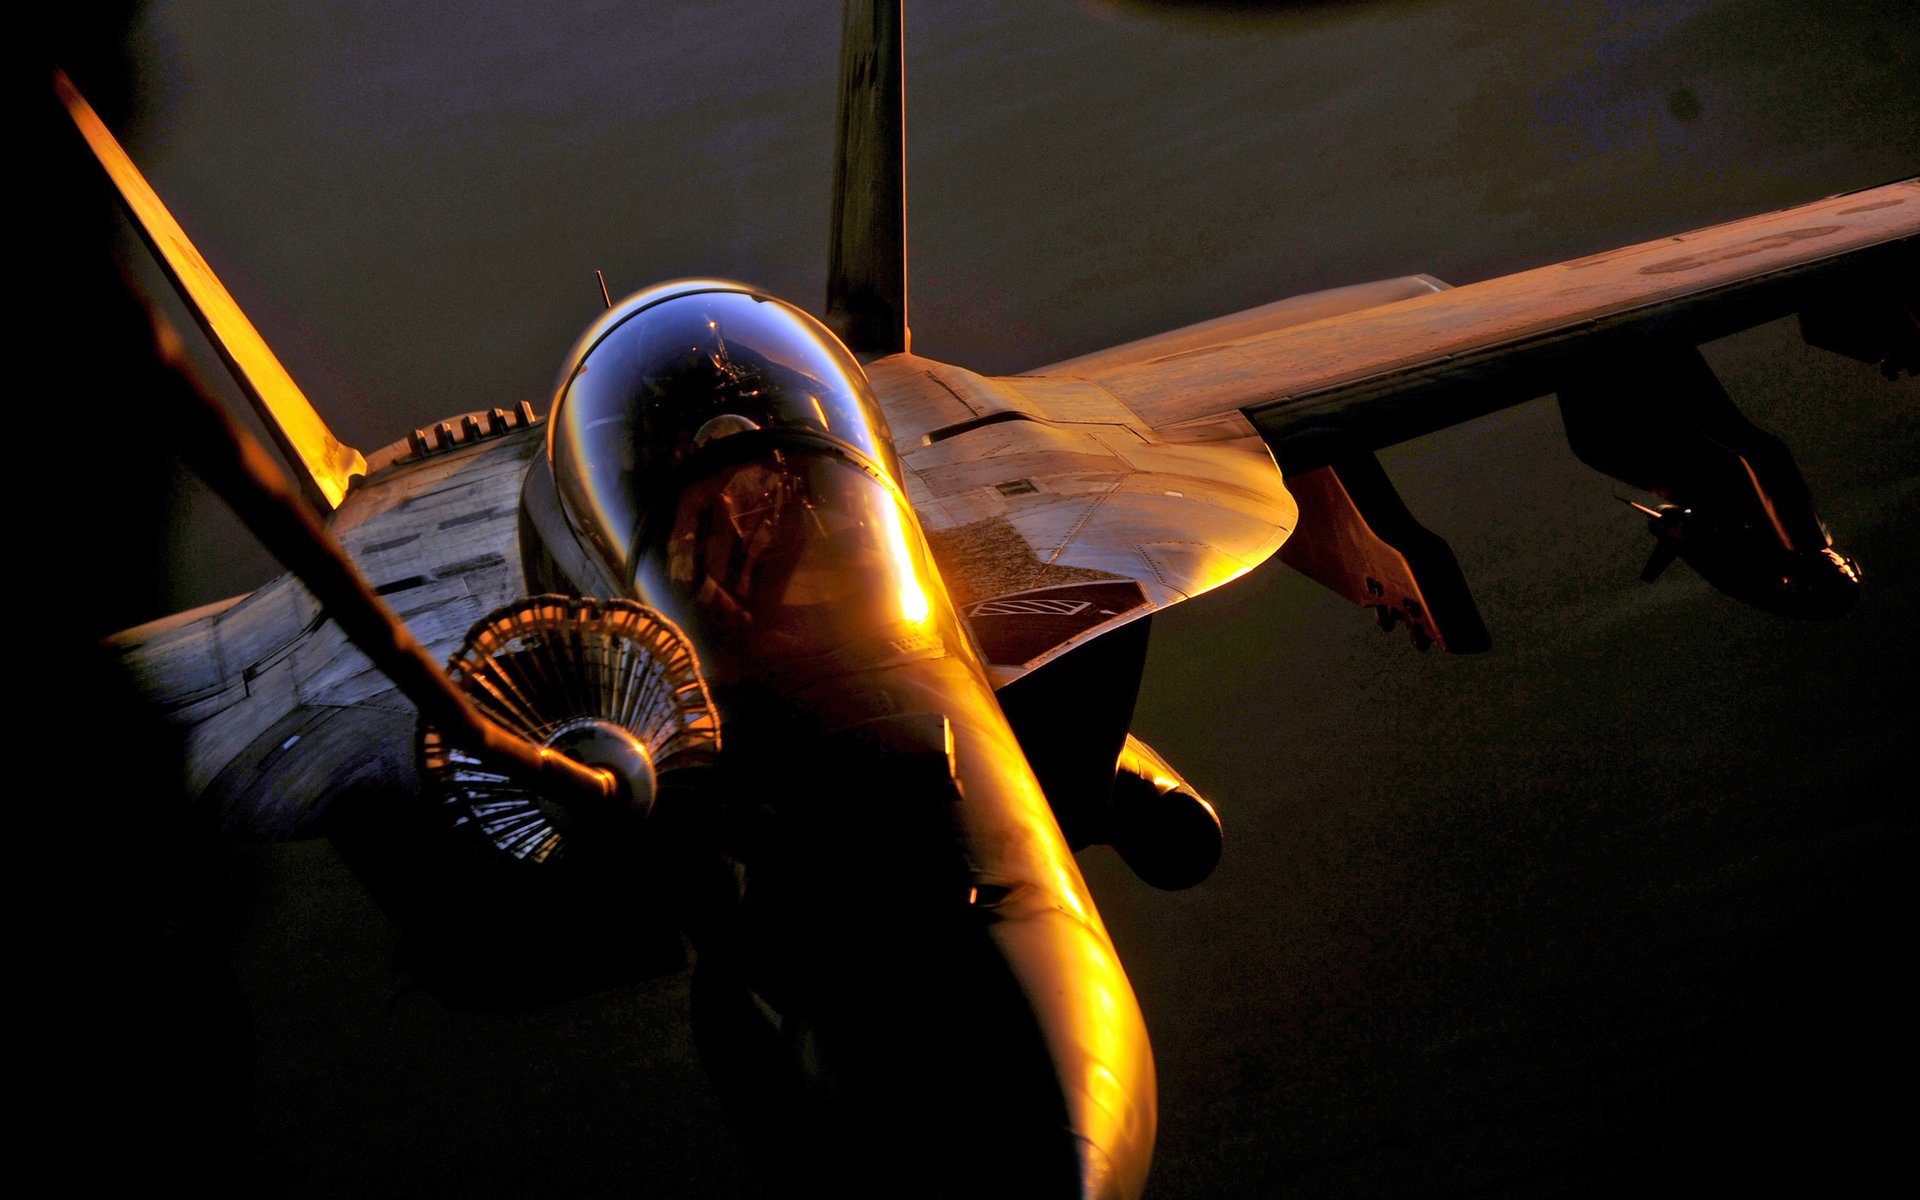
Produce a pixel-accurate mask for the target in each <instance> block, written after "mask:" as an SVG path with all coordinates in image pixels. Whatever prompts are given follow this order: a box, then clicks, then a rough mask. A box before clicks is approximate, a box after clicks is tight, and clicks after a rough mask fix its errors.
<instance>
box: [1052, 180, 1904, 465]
mask: <svg viewBox="0 0 1920 1200" xmlns="http://www.w3.org/2000/svg"><path fill="white" fill-rule="evenodd" d="M1917 253H1920V179H1908V180H1903V181H1901V182H1899V183H1893V184H1888V185H1886V186H1884V187H1878V188H1873V189H1870V190H1867V191H1861V192H1853V193H1848V194H1844V195H1839V196H1832V197H1829V198H1827V199H1824V200H1818V201H1815V202H1814V203H1811V204H1804V205H1801V206H1799V207H1797V208H1790V209H1785V210H1782V211H1779V212H1773V213H1767V214H1765V215H1762V216H1757V217H1749V218H1747V219H1745V220H1740V221H1733V222H1730V223H1728V224H1725V225H1716V226H1712V227H1710V228H1707V229H1701V230H1696V231H1694V232H1692V233H1684V234H1681V235H1679V236H1677V237H1668V238H1661V239H1659V240H1657V241H1652V242H1643V243H1641V244H1639V245H1636V246H1627V247H1623V248H1621V249H1618V250H1611V251H1607V252H1605V253H1602V254H1595V255H1592V256H1590V257H1587V258H1580V259H1574V260H1572V261H1569V262H1562V263H1556V264H1554V265H1552V266H1548V267H1541V268H1538V269H1535V270H1531V271H1522V272H1520V273H1518V274H1514V275H1507V276H1502V277H1501V278H1498V279H1490V280H1487V281H1485V282H1482V283H1475V284H1469V285H1466V286H1464V287H1457V288H1452V289H1448V290H1443V291H1435V292H1430V293H1427V294H1422V295H1415V296H1414V297H1412V298H1410V299H1402V300H1398V301H1397V302H1393V303H1388V304H1384V305H1379V306H1375V307H1369V308H1364V309H1361V310H1359V311H1355V312H1348V313H1342V314H1338V315H1333V316H1327V317H1323V318H1320V319H1317V320H1310V321H1307V322H1305V323H1298V322H1297V319H1295V318H1294V317H1293V316H1292V314H1290V313H1287V312H1279V313H1277V314H1275V316H1274V318H1273V321H1272V323H1273V324H1274V325H1275V327H1272V328H1261V327H1260V324H1261V323H1260V322H1259V321H1257V320H1254V321H1248V320H1242V321H1241V323H1239V324H1237V325H1235V324H1232V323H1231V322H1232V321H1233V319H1232V318H1228V319H1227V320H1226V322H1220V323H1216V322H1209V323H1208V324H1209V325H1223V326H1224V332H1226V333H1227V334H1228V336H1226V337H1222V338H1218V339H1213V340H1210V341H1205V342H1202V343H1201V344H1193V340H1194V339H1193V337H1192V336H1191V333H1189V335H1188V337H1187V338H1186V339H1185V340H1184V341H1180V342H1176V343H1174V344H1173V345H1172V348H1171V349H1170V350H1167V351H1166V352H1161V353H1146V354H1129V353H1115V352H1105V353H1102V354H1097V355H1091V356H1087V357H1086V358H1084V359H1080V360H1074V361H1071V362H1066V363H1061V364H1059V365H1057V366H1053V367H1046V368H1042V369H1040V370H1039V371H1036V372H1034V373H1033V377H1036V378H1042V379H1058V378H1078V379H1085V380H1087V381H1089V382H1093V383H1097V384H1098V385H1099V386H1100V387H1101V388H1102V389H1103V390H1104V391H1106V392H1108V393H1110V394H1111V395H1112V396H1113V397H1114V398H1115V399H1116V400H1118V401H1120V402H1121V403H1123V404H1125V405H1127V406H1128V407H1129V408H1130V409H1132V410H1133V411H1135V412H1137V413H1139V414H1140V416H1141V417H1142V418H1144V419H1145V420H1146V421H1147V422H1148V423H1149V424H1151V425H1152V426H1153V428H1154V429H1155V430H1156V431H1157V432H1158V433H1159V434H1160V436H1162V437H1164V438H1166V439H1167V440H1169V441H1174V442H1182V441H1205V440H1210V439H1211V438H1213V437H1216V436H1223V435H1224V436H1233V435H1235V434H1236V433H1237V431H1238V430H1239V429H1240V428H1243V427H1241V426H1239V422H1238V421H1237V420H1236V419H1235V417H1236V415H1238V414H1244V416H1245V417H1246V418H1247V419H1248V420H1250V421H1251V422H1252V423H1253V426H1254V428H1256V429H1258V430H1259V432H1260V434H1261V436H1262V437H1263V438H1264V439H1265V440H1266V441H1267V443H1268V445H1270V446H1272V447H1273V448H1274V453H1275V455H1276V457H1277V458H1278V459H1279V461H1280V465H1281V466H1282V467H1283V468H1285V469H1287V470H1288V471H1294V470H1299V469H1302V468H1307V467H1312V466H1317V465H1319V464H1320V463H1321V462H1324V461H1326V454H1327V450H1326V448H1327V447H1328V446H1331V445H1334V444H1338V445H1340V446H1342V447H1353V446H1362V447H1365V448H1367V449H1377V448H1379V447H1382V446H1386V445H1391V444H1393V443H1395V442H1400V441H1404V440H1406V439H1408V438H1412V437H1417V436H1420V435H1421V434H1425V433H1431V432H1433V431H1434V430H1437V429H1441V428H1444V427H1445V426H1448V425H1452V424H1456V423H1458V422H1460V421H1464V420H1467V419H1469V418H1472V417H1476V416H1479V415H1481V414H1483V413H1487V412H1492V411H1494V410H1495V409H1498V408H1502V407H1505V406H1507V405H1510V404H1515V403H1518V402H1520V401H1523V400H1528V399H1531V398H1533V397H1535V396H1539V395H1544V394H1546V393H1547V392H1550V391H1554V390H1555V389H1556V388H1557V387H1558V386H1559V385H1560V383H1561V382H1562V381H1564V380H1566V379H1567V378H1568V377H1569V376H1570V375H1572V374H1574V373H1577V372H1578V371H1579V370H1580V368H1581V366H1582V364H1584V363H1590V362H1594V361H1597V360H1602V359H1605V358H1608V357H1610V356H1615V355H1618V354H1621V353H1623V352H1624V353H1627V354H1632V353H1634V352H1635V350H1636V348H1637V347H1640V346H1643V345H1645V344H1647V343H1648V342H1649V341H1652V340H1657V341H1659V342H1661V343H1664V344H1675V343H1682V344H1686V345H1698V344H1699V343H1701V342H1705V341H1709V340H1712V339H1713V338H1717V337H1724V336H1726V335H1727V334H1730V333H1734V332H1737V331H1739V330H1741V329H1745V328H1748V327H1750V326H1753V325H1757V324H1761V323H1763V322H1766V321H1769V320H1774V319H1777V318H1779V317H1783V316H1787V315H1789V314H1791V313H1795V312H1801V313H1806V314H1808V315H1809V331H1810V332H1813V331H1814V329H1816V328H1819V327H1820V326H1823V325H1824V326H1826V327H1828V328H1831V327H1833V326H1835V325H1839V326H1845V325H1846V324H1847V322H1846V321H1845V320H1844V317H1845V316H1847V315H1859V316H1860V320H1861V321H1864V322H1868V323H1871V322H1872V321H1873V320H1874V316H1873V314H1871V313H1867V314H1858V309H1859V308H1860V306H1861V305H1862V303H1863V302H1865V301H1870V300H1875V299H1879V298H1882V297H1885V298H1886V299H1887V302H1889V303H1901V302H1904V303H1905V305H1906V306H1907V308H1906V314H1905V315H1906V322H1907V328H1908V330H1909V332H1908V333H1907V336H1908V337H1911V336H1912V334H1911V332H1910V330H1911V326H1912V322H1913V320H1914V311H1915V309H1914V307H1913V306H1914V304H1915V289H1916V278H1920V267H1917V264H1916V254H1917ZM1255 311H1256V312H1259V311H1261V310H1255ZM1204 329H1205V327H1194V329H1193V331H1192V332H1194V333H1197V332H1203V331H1204ZM1182 332H1185V331H1182ZM1167 336H1169V335H1162V337H1163V338H1165V337H1167ZM1166 344H1167V343H1165V342H1162V341H1160V339H1150V340H1149V342H1147V343H1135V344H1134V345H1135V346H1138V347H1142V348H1143V349H1144V350H1146V351H1152V350H1154V349H1156V348H1157V346H1165V345H1166ZM1834 348H1841V347H1839V346H1835V347H1834ZM1121 349H1122V350H1123V351H1124V350H1125V349H1126V348H1124V347H1123V348H1121Z"/></svg>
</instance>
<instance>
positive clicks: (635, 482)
mask: <svg viewBox="0 0 1920 1200" xmlns="http://www.w3.org/2000/svg"><path fill="white" fill-rule="evenodd" d="M754 430H768V431H787V432H792V433H801V434H808V435H813V436H815V437H820V438H826V439H830V440H832V441H834V442H838V443H841V444H842V445H844V446H847V447H849V448H851V449H853V450H855V451H857V452H859V453H860V454H861V455H863V456H864V457H866V458H867V459H869V460H870V461H872V462H874V463H875V464H877V465H879V466H880V467H881V468H882V469H883V470H887V471H891V472H894V477H895V478H896V479H897V478H898V477H899V476H898V466H897V460H896V458H895V455H894V450H893V446H892V443H891V441H890V440H889V436H888V433H887V428H886V422H885V418H884V417H883V416H882V415H881V413H880V409H879V406H878V405H877V404H876V403H875V402H874V399H873V395H872V392H871V390H870V389H869V387H868V385H867V381H866V375H865V373H864V372H863V371H861V369H860V366H859V364H858V363H857V362H856V361H855V360H854V359H853V356H852V355H850V354H849V353H848V352H847V350H846V348H845V347H843V346H841V345H840V343H839V342H838V341H836V340H835V339H834V338H833V336H832V335H831V334H830V333H828V332H827V331H826V330H825V329H824V328H823V327H821V326H820V325H819V324H818V323H817V322H815V321H814V320H813V319H812V318H811V317H809V316H807V315H806V314H804V313H802V312H800V311H799V310H798V309H795V308H793V307H791V306H789V305H787V304H784V303H782V302H780V301H778V300H773V299H769V298H766V297H761V296H755V295H752V294H749V293H746V292H742V291H730V290H705V291H689V292H683V293H680V294H677V295H669V296H667V297H665V298H663V299H660V300H658V301H654V302H652V303H647V304H644V305H643V306H642V307H639V308H637V309H636V310H635V311H634V312H632V313H631V314H629V315H627V316H625V317H624V318H621V319H619V320H617V322H616V323H615V324H614V325H612V326H611V327H610V328H608V329H607V330H606V331H605V332H604V333H603V334H601V335H600V337H599V340H598V341H596V342H595V343H594V344H593V345H592V346H591V347H590V348H589V349H588V350H587V352H586V354H585V355H584V357H582V358H581V360H580V362H579V366H578V367H577V368H576V369H575V371H574V373H573V375H572V377H571V379H569V380H568V381H567V383H566V384H565V387H564V390H563V391H562V394H561V396H560V399H559V400H558V402H557V403H556V408H555V415H554V425H553V433H552V443H551V446H552V455H553V473H554V480H555V482H556V483H557V484H558V486H559V489H560V495H561V499H562V502H563V503H564V504H565V505H566V507H567V509H568V511H569V514H570V515H571V517H572V519H573V521H574V522H575V525H576V527H577V528H578V529H579V530H580V532H581V533H583V534H584V535H586V537H587V538H588V540H589V541H590V542H592V543H593V545H594V546H595V548H596V549H597V550H598V551H599V552H600V554H601V555H602V557H603V558H605V559H606V560H607V562H608V564H609V565H610V566H611V567H613V568H614V570H615V572H616V574H619V575H625V574H626V573H627V571H628V569H629V568H630V566H631V564H630V563H629V562H628V561H627V560H628V556H629V554H630V552H631V546H632V539H633V537H634V536H635V533H636V531H637V530H638V527H639V523H640V521H641V519H642V518H643V517H644V516H645V515H646V512H647V510H648V509H649V508H650V507H651V506H652V505H653V504H654V503H655V502H656V501H658V500H661V499H663V498H664V496H665V494H666V493H665V492H664V491H662V489H664V488H667V487H668V486H669V481H670V479H671V477H672V476H673V474H674V472H675V470H676V468H678V467H679V466H680V464H681V463H682V462H684V461H685V459H686V458H687V456H688V455H690V454H691V453H693V451H694V450H695V449H696V448H698V447H700V446H702V445H704V444H705V443H707V442H708V441H710V440H712V439H713V438H715V437H722V436H726V435H728V434H731V433H736V432H741V431H754Z"/></svg>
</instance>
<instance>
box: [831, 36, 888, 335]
mask: <svg viewBox="0 0 1920 1200" xmlns="http://www.w3.org/2000/svg"><path fill="white" fill-rule="evenodd" d="M901 8H902V0H846V14H845V18H844V24H843V27H842V30H841V35H840V117H839V141H838V143H837V144H836V146H835V149H834V160H833V230H832V244H831V246H830V247H829V249H828V256H827V325H828V326H829V327H830V328H831V329H832V330H833V331H834V332H835V333H836V334H838V335H839V336H840V339H841V340H842V341H844V342H845V343H846V344H847V346H848V347H849V348H850V349H852V350H853V351H854V352H855V353H856V354H860V355H862V356H869V357H872V356H879V355H883V354H898V353H902V352H904V351H905V350H906V349H907V345H908V334H907V155H906V97H907V91H906V74H905V69H904V67H903V65H902V62H901V58H902V42H901V25H902V21H901Z"/></svg>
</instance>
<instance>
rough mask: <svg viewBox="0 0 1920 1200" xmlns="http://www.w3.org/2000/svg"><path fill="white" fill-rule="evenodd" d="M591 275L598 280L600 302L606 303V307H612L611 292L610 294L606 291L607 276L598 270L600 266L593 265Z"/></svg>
mask: <svg viewBox="0 0 1920 1200" xmlns="http://www.w3.org/2000/svg"><path fill="white" fill-rule="evenodd" d="M593 277H594V278H595V279H598V280H599V281H600V300H601V303H603V304H605V305H606V306H607V307H608V308H612V307H613V294H612V293H611V292H609V291H607V277H606V276H605V275H603V274H601V272H600V268H599V267H595V268H594V269H593Z"/></svg>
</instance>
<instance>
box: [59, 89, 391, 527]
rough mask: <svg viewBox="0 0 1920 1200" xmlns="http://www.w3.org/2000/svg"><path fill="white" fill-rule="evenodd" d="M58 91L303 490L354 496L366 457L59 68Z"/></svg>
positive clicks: (329, 506) (329, 503)
mask: <svg viewBox="0 0 1920 1200" xmlns="http://www.w3.org/2000/svg"><path fill="white" fill-rule="evenodd" d="M53 88H54V91H55V92H57V93H59V96H60V103H61V104H62V105H64V106H65V108H66V110H67V115H68V116H69V117H71V118H72V119H73V124H74V127H75V128H76V129H78V130H79V131H80V136H81V137H83V138H85V139H86V142H87V147H88V149H90V150H92V151H93V156H94V158H96V159H98V160H99V162H100V167H101V169H102V170H103V171H105V172H106V173H107V178H108V179H109V180H110V181H111V182H112V183H113V186H114V190H115V191H117V192H118V193H119V196H120V202H121V203H122V204H123V205H124V206H125V207H126V210H127V213H128V215H129V216H131V217H132V218H133V223H134V226H135V227H136V228H138V229H139V231H140V236H141V237H142V238H143V239H145V241H146V243H147V246H148V247H149V248H150V249H151V250H152V251H153V255H154V258H156V259H157V260H158V261H159V263H160V266H161V267H162V268H163V269H164V270H165V271H166V273H167V278H169V279H171V280H172V281H173V286H174V288H175V289H176V290H178V291H179V293H180V295H181V297H182V298H183V299H184V300H186V302H187V307H188V308H190V309H192V310H193V316H194V319H195V320H197V321H198V322H200V327H201V328H202V329H204V330H206V331H207V336H208V337H209V338H211V339H212V340H213V344H214V346H215V348H216V349H218V350H219V351H220V357H221V358H222V359H224V360H225V361H226V364H227V369H228V370H230V371H232V372H233V377H234V379H235V380H236V381H238V382H239V384H240V388H241V390H242V391H244V392H245V393H246V394H247V399H248V400H250V401H252V403H253V407H254V409H255V411H257V412H258V413H259V414H260V419H261V420H262V421H264V422H266V425H267V428H268V429H269V430H271V431H272V432H273V437H274V441H275V442H276V443H277V444H278V445H279V447H280V451H281V453H282V454H284V455H286V457H287V461H288V462H290V463H292V464H293V465H294V466H295V467H296V468H297V469H298V470H299V472H300V475H301V479H300V483H301V490H302V491H303V492H304V493H305V494H306V496H307V498H308V499H309V500H312V501H313V502H314V503H315V504H317V505H319V506H320V507H321V509H322V511H329V512H330V511H332V510H333V509H334V508H335V507H337V506H338V505H339V503H340V500H341V497H343V496H345V495H346V494H347V484H348V481H349V480H351V479H352V478H353V477H354V476H355V475H365V474H366V473H367V460H366V459H365V458H363V457H361V455H360V452H359V451H358V450H355V449H354V448H353V447H352V446H348V445H345V444H343V443H342V442H341V441H340V440H339V439H338V438H336V437H334V436H333V430H331V429H329V428H327V423H326V422H325V421H323V420H321V419H320V414H319V413H318V412H317V411H315V410H314V407H313V404H312V403H311V402H310V401H308V399H307V397H306V394H305V393H303V392H302V391H301V390H300V387H299V385H298V384H296V383H294V381H293V378H292V376H290V375H288V374H287V369H286V368H285V367H283V366H281V365H280V360H279V359H278V358H276V357H275V356H274V353H273V351H272V350H271V349H269V348H268V347H267V343H266V340H265V339H264V338H262V337H261V336H260V331H259V330H257V329H255V328H254V327H253V322H251V321H249V320H248V319H247V315H246V313H244V312H242V311H240V305H239V303H238V302H237V301H235V300H234V298H233V296H232V294H231V293H229V292H228V291H227V289H226V286H225V285H224V284H222V283H221V282H220V278H219V276H217V275H215V274H214V273H213V268H212V267H209V266H208V265H207V260H206V259H204V258H202V257H200V251H199V250H198V249H196V248H195V247H194V244H193V243H192V242H191V241H190V240H188V238H187V235H186V233H185V231H184V230H182V229H181V228H180V223H179V222H177V221H175V220H174V219H173V214H172V213H170V212H168V211H167V206H166V205H164V204H162V203H161V202H160V197H159V196H157V195H155V194H154V191H153V188H152V186H150V185H149V184H148V183H147V180H146V177H145V176H144V175H142V174H141V173H140V168H138V167H136V166H134V165H133V160H132V159H131V158H128V157H127V152H126V151H125V150H123V149H121V148H120V143H119V142H118V141H116V140H114V136H113V134H111V133H109V132H108V131H107V127H106V125H104V124H103V123H102V122H101V120H100V118H99V117H98V116H96V115H95V114H94V111H93V108H92V106H91V105H89V104H88V103H87V101H86V98H85V97H83V96H81V95H80V93H79V91H78V90H76V89H75V88H74V86H73V84H72V82H70V81H69V80H68V79H67V77H66V75H65V74H63V73H61V72H59V71H55V72H54V74H53Z"/></svg>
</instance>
